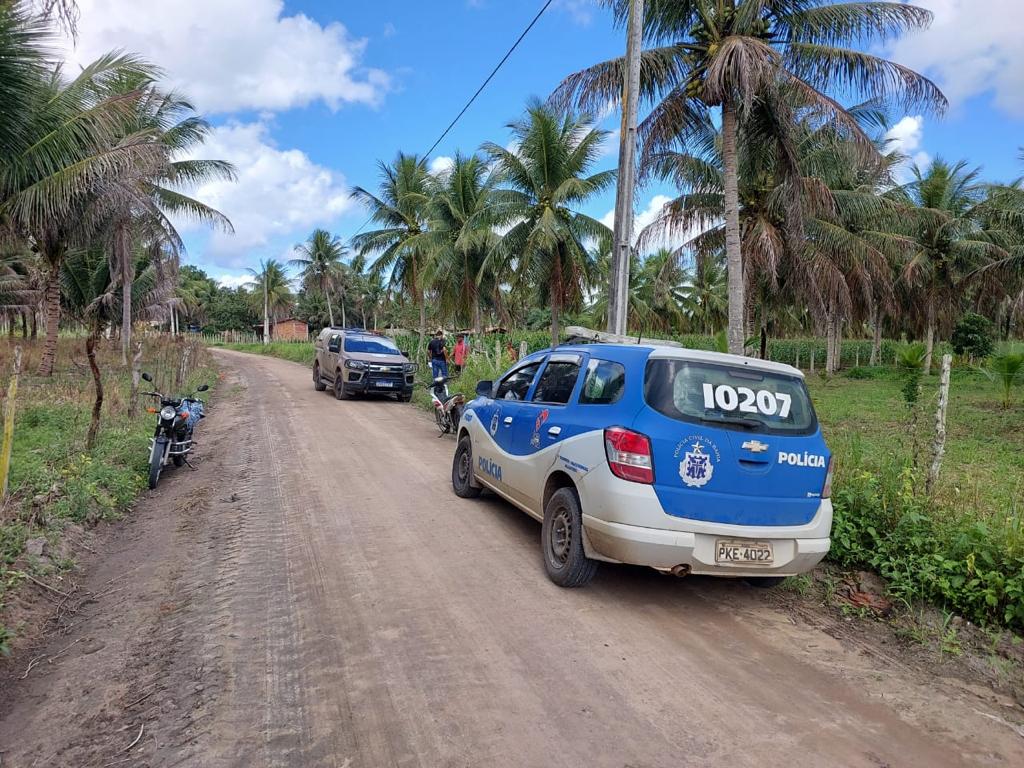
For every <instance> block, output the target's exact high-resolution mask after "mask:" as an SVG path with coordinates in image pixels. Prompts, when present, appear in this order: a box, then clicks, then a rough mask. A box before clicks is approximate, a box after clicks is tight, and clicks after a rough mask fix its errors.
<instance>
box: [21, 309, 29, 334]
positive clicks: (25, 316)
mask: <svg viewBox="0 0 1024 768" xmlns="http://www.w3.org/2000/svg"><path fill="white" fill-rule="evenodd" d="M21 338H23V339H27V338H28V313H27V312H25V310H22V311H21Z"/></svg>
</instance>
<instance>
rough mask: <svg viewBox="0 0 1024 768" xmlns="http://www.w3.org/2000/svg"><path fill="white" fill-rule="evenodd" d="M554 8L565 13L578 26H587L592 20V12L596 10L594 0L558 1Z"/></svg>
mask: <svg viewBox="0 0 1024 768" xmlns="http://www.w3.org/2000/svg"><path fill="white" fill-rule="evenodd" d="M555 6H556V7H557V8H559V9H561V10H563V11H565V12H566V13H568V14H569V17H570V18H571V19H572V20H573V21H574V22H576V23H577V24H579V25H580V26H584V27H585V26H588V25H589V24H590V22H592V21H593V20H594V11H595V10H597V3H596V2H595V0H558V2H557V3H555Z"/></svg>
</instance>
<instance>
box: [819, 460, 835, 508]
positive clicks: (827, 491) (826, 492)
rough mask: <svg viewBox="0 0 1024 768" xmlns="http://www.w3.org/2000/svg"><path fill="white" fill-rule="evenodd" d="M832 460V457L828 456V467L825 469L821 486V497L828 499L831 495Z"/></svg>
mask: <svg viewBox="0 0 1024 768" xmlns="http://www.w3.org/2000/svg"><path fill="white" fill-rule="evenodd" d="M832 462H833V458H832V457H831V456H829V457H828V469H827V470H825V485H823V486H822V488H821V498H823V499H828V498H830V497H831V496H832Z"/></svg>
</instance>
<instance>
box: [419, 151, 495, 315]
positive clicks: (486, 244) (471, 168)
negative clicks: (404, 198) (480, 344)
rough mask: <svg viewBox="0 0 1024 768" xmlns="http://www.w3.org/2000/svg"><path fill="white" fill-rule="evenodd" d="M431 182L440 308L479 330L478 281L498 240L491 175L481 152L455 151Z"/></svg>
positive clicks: (432, 238) (434, 269)
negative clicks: (449, 163) (445, 169)
mask: <svg viewBox="0 0 1024 768" xmlns="http://www.w3.org/2000/svg"><path fill="white" fill-rule="evenodd" d="M431 186H432V193H433V194H432V196H431V206H430V232H431V236H430V244H431V251H432V256H431V272H432V273H433V275H434V280H433V283H434V285H435V287H436V289H437V292H438V300H439V309H440V311H441V313H443V314H445V315H447V316H451V317H455V318H457V319H458V320H459V321H461V322H463V323H472V326H473V330H474V332H475V333H480V332H481V330H482V320H481V316H480V294H481V290H480V288H481V282H482V281H484V279H485V272H486V270H485V265H486V263H487V257H488V256H489V255H490V254H491V252H492V251H494V249H495V248H496V247H497V246H498V243H499V242H500V241H501V238H500V236H499V235H498V234H497V233H496V232H495V231H494V228H493V226H492V224H491V206H492V197H493V192H494V189H495V177H494V175H493V174H491V173H490V172H489V170H488V168H487V164H486V163H485V162H484V161H483V160H482V159H481V158H479V157H477V156H476V155H471V156H469V157H466V156H463V155H461V154H457V155H456V156H455V161H454V163H453V164H452V167H451V170H450V171H449V172H448V173H446V174H444V175H443V176H442V177H440V178H438V179H436V180H434V181H433V182H431Z"/></svg>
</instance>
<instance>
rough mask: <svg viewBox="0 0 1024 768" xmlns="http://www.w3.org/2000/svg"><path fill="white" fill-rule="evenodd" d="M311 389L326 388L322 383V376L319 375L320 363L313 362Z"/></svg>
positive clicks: (320, 389)
mask: <svg viewBox="0 0 1024 768" xmlns="http://www.w3.org/2000/svg"><path fill="white" fill-rule="evenodd" d="M313 389H315V390H316V391H317V392H323V391H324V390H325V389H327V385H326V384H324V380H323V377H322V376H321V375H320V363H313Z"/></svg>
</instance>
